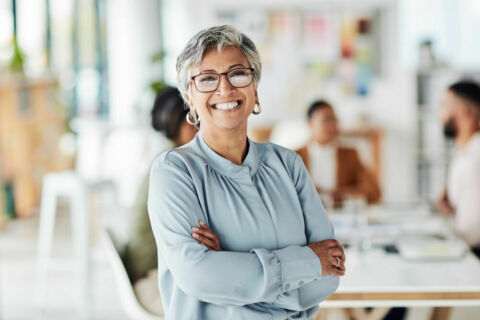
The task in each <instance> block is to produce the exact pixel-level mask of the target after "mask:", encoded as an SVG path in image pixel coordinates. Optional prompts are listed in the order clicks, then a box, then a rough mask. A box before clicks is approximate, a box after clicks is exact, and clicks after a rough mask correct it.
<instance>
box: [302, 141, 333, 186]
mask: <svg viewBox="0 0 480 320" xmlns="http://www.w3.org/2000/svg"><path fill="white" fill-rule="evenodd" d="M308 154H309V157H310V173H311V175H312V179H313V182H315V184H316V185H317V186H319V187H320V188H321V189H322V190H326V191H332V190H334V189H335V186H336V185H337V176H336V174H337V147H336V146H334V145H332V144H328V145H321V144H319V143H317V142H314V141H312V142H311V143H310V144H309V145H308Z"/></svg>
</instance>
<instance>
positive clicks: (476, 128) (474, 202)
mask: <svg viewBox="0 0 480 320" xmlns="http://www.w3.org/2000/svg"><path fill="white" fill-rule="evenodd" d="M441 118H442V122H443V129H444V130H443V131H444V134H445V136H446V137H447V138H450V139H452V140H453V141H454V142H455V149H456V150H455V151H456V152H455V155H454V158H453V161H452V163H451V165H450V168H449V172H448V183H447V188H446V190H445V191H444V193H443V195H442V197H441V199H440V200H439V201H438V203H437V210H438V211H439V212H441V213H444V214H453V215H454V216H455V218H454V228H455V231H456V233H457V234H458V236H459V237H460V238H462V239H463V240H464V241H465V242H466V243H467V244H468V245H469V246H470V247H471V248H472V250H473V252H474V253H475V254H476V255H477V256H478V257H480V231H479V229H480V85H478V84H477V83H475V82H472V81H466V80H465V81H460V82H457V83H454V84H452V85H451V86H450V87H448V89H447V90H446V92H445V94H444V96H443V101H442V109H441Z"/></svg>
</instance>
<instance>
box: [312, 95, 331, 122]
mask: <svg viewBox="0 0 480 320" xmlns="http://www.w3.org/2000/svg"><path fill="white" fill-rule="evenodd" d="M323 108H332V105H331V104H330V103H328V102H327V101H325V100H316V101H314V102H313V103H312V104H311V105H310V108H308V111H307V117H308V119H310V118H311V117H312V115H313V113H314V112H315V111H317V110H320V109H323ZM332 109H333V108H332Z"/></svg>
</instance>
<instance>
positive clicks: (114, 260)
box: [103, 228, 163, 320]
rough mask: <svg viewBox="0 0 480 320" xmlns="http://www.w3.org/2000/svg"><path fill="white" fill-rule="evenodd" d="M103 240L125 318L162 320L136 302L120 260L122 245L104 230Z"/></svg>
mask: <svg viewBox="0 0 480 320" xmlns="http://www.w3.org/2000/svg"><path fill="white" fill-rule="evenodd" d="M103 238H104V244H105V250H106V252H107V256H108V259H109V261H110V263H111V265H112V269H113V275H114V278H115V283H116V285H117V288H118V293H119V295H120V300H121V302H122V306H123V309H124V311H125V313H126V314H127V316H128V317H129V318H130V319H135V320H163V318H162V317H160V316H157V315H154V314H152V313H150V312H149V311H147V310H146V309H145V308H144V307H143V306H142V305H141V304H140V302H139V301H138V300H137V297H136V296H135V291H134V290H133V286H132V283H131V282H130V278H129V277H128V273H127V270H126V269H125V265H124V263H123V260H122V251H123V249H122V245H121V243H120V241H118V239H117V238H116V237H115V235H114V232H113V231H112V230H110V229H108V228H106V229H105V230H104V232H103Z"/></svg>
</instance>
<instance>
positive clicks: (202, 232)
mask: <svg viewBox="0 0 480 320" xmlns="http://www.w3.org/2000/svg"><path fill="white" fill-rule="evenodd" d="M192 230H193V232H194V233H197V234H200V235H202V236H204V237H206V238H208V239H210V240H213V241H215V240H217V235H216V234H215V233H213V232H212V231H211V230H210V229H209V228H208V227H206V228H205V227H203V228H197V227H193V228H192Z"/></svg>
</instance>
